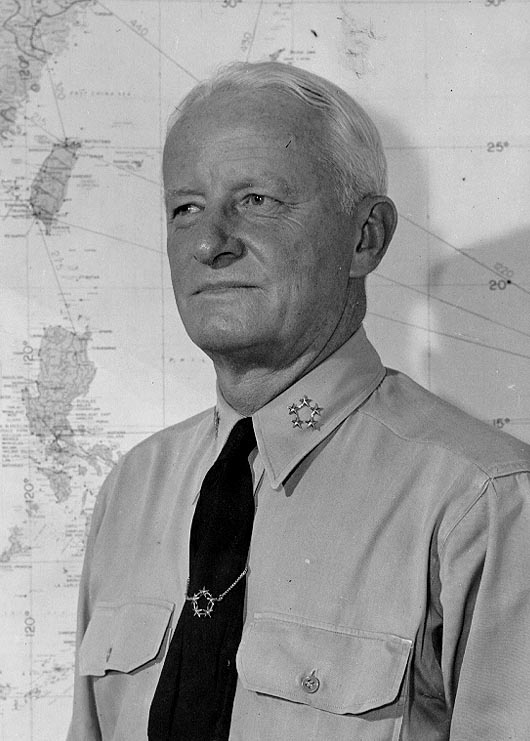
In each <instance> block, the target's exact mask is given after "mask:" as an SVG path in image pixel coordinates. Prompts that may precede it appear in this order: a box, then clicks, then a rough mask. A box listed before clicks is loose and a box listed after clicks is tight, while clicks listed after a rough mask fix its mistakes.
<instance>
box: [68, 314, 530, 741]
mask: <svg viewBox="0 0 530 741" xmlns="http://www.w3.org/2000/svg"><path fill="white" fill-rule="evenodd" d="M238 418H239V417H238V415H237V413H236V412H235V411H234V410H233V409H231V408H230V407H229V406H228V405H227V404H226V402H225V401H224V400H223V399H222V398H220V399H219V402H218V405H217V408H216V410H208V411H206V412H204V413H202V414H199V415H198V416H196V417H193V418H192V419H189V420H187V421H185V422H183V423H181V424H178V425H176V426H174V427H170V428H168V429H165V430H163V431H161V432H159V433H157V434H156V435H153V436H152V437H150V438H148V439H147V440H146V441H144V442H142V443H141V444H140V445H138V446H137V447H135V448H134V449H133V450H132V451H131V452H130V453H129V454H128V455H126V456H124V458H123V459H122V460H121V461H120V463H119V464H118V465H117V466H116V467H115V469H114V470H113V471H112V473H111V474H110V476H109V477H108V479H107V481H106V482H105V484H104V486H103V488H102V491H101V493H100V495H99V497H98V501H97V505H96V509H95V511H94V515H93V521H92V528H91V533H90V537H89V541H88V547H87V552H86V559H85V567H84V572H83V577H82V583H81V594H80V606H79V636H78V640H79V645H78V654H77V667H76V679H75V699H74V711H73V719H72V724H71V728H70V732H69V736H68V740H69V741H100V740H103V741H145V739H146V738H147V720H148V714H149V707H150V704H151V700H152V697H153V694H154V691H155V688H156V685H157V682H158V678H159V675H160V671H161V668H162V664H163V661H164V656H165V653H166V650H167V647H168V643H169V641H170V639H171V634H172V631H173V630H174V627H175V625H176V622H177V620H178V616H179V614H180V611H181V609H182V606H183V603H184V599H185V594H186V580H187V576H188V542H189V541H188V539H189V531H190V525H191V520H192V517H193V511H194V506H195V503H196V501H197V496H198V492H199V489H200V485H201V482H202V479H203V477H204V475H205V473H206V471H207V470H208V469H209V468H210V466H211V465H212V463H213V462H214V460H215V458H216V456H217V455H218V453H219V451H220V449H221V448H222V446H223V444H224V442H225V441H226V439H227V437H228V434H229V432H230V430H231V428H232V426H233V425H234V424H235V422H236V421H237V419H238ZM253 425H254V429H255V432H256V437H257V444H258V452H257V454H253V455H252V456H251V462H252V466H253V471H254V484H255V497H256V516H255V522H254V530H253V535H252V543H251V548H250V557H249V572H248V577H247V604H246V622H245V627H244V631H243V637H242V640H241V644H240V647H239V651H238V655H237V669H238V675H239V680H238V685H237V690H236V696H235V702H234V708H233V714H232V724H231V733H230V739H231V741H312V740H314V741H342V740H344V741H346V739H347V740H348V741H391V740H393V741H396V740H397V739H402V740H406V741H442V739H443V740H446V739H450V740H451V741H474V740H477V741H509V740H512V741H528V739H530V708H529V702H528V692H529V687H530V496H529V494H530V487H529V474H528V471H529V468H530V455H529V448H528V447H527V446H526V445H524V444H523V443H521V442H520V441H518V440H515V439H514V438H511V437H509V436H507V435H503V434H501V433H498V432H496V431H495V430H494V429H493V428H490V427H488V426H487V425H484V424H482V423H480V422H478V421H476V420H474V419H472V418H470V417H468V416H467V415H465V414H464V413H463V412H460V411H458V410H457V409H455V408H454V407H452V406H451V405H449V404H447V403H445V402H443V401H441V400H440V399H439V398H437V397H435V396H433V395H432V394H430V393H429V392H427V391H426V390H425V389H423V388H421V387H420V386H418V385H417V384H415V383H414V382H413V381H411V380H410V379H409V378H407V377H406V376H404V375H402V374H400V373H397V372H395V371H391V370H385V369H384V368H383V366H382V365H381V361H380V359H379V357H378V355H377V353H376V352H375V350H374V349H373V347H372V346H371V345H370V343H369V342H368V340H367V339H366V336H365V334H364V331H363V330H362V329H361V330H359V331H358V332H357V333H356V334H355V335H354V336H353V337H352V339H351V340H349V341H348V342H347V343H346V344H345V345H343V346H342V347H341V348H340V349H339V350H338V351H337V352H335V353H334V354H333V355H332V356H330V357H329V358H327V359H326V360H325V361H324V362H323V363H322V364H321V365H319V366H318V367H316V368H315V369H314V370H312V371H311V372H310V373H309V374H308V375H306V376H305V377H303V378H301V379H300V380H299V381H297V382H296V383H295V384H294V385H293V386H291V387H290V388H289V389H287V390H286V391H285V392H283V393H282V394H280V395H279V396H278V397H277V398H275V399H274V400H272V401H271V402H269V403H268V404H267V405H266V406H264V407H263V408H262V409H260V410H259V411H258V412H256V413H255V414H254V415H253ZM205 586H206V587H207V586H208V585H205ZM226 598H227V599H228V596H227V597H226ZM198 619H199V618H198ZM209 619H212V620H215V610H214V612H213V614H212V617H211V618H209ZM205 741H207V740H206V739H205Z"/></svg>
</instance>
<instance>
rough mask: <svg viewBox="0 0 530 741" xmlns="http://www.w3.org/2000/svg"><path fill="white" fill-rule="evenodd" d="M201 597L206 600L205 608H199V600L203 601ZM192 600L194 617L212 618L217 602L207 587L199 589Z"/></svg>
mask: <svg viewBox="0 0 530 741" xmlns="http://www.w3.org/2000/svg"><path fill="white" fill-rule="evenodd" d="M201 597H203V598H204V599H205V600H206V604H205V607H199V600H200V599H201ZM190 600H191V604H192V607H193V614H194V615H197V617H212V611H213V608H214V605H215V600H214V599H213V597H212V595H211V593H210V592H209V591H208V590H207V589H206V587H203V588H202V589H199V591H198V592H195V594H194V595H193V597H190Z"/></svg>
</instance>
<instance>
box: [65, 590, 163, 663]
mask: <svg viewBox="0 0 530 741" xmlns="http://www.w3.org/2000/svg"><path fill="white" fill-rule="evenodd" d="M173 609H174V604H173V603H172V602H166V601H164V600H152V601H145V602H123V603H109V602H100V603H98V604H97V605H96V607H95V609H94V612H93V614H92V617H91V619H90V622H89V623H88V627H87V629H86V632H85V635H84V637H83V640H82V642H81V647H80V649H79V673H80V674H81V675H82V676H83V675H92V676H96V677H101V676H103V675H104V674H105V672H107V671H119V672H131V671H133V670H134V669H138V668H139V667H140V666H143V665H144V664H147V662H148V661H151V660H152V659H154V658H155V657H156V656H157V654H158V652H159V650H160V647H161V645H162V641H163V640H164V636H165V633H166V630H167V627H168V625H169V621H170V619H171V615H172V613H173Z"/></svg>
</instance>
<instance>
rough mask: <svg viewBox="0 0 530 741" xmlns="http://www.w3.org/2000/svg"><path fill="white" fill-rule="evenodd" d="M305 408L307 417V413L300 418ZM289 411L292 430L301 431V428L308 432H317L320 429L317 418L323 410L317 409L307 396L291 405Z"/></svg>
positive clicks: (316, 405) (321, 408)
mask: <svg viewBox="0 0 530 741" xmlns="http://www.w3.org/2000/svg"><path fill="white" fill-rule="evenodd" d="M304 408H307V410H308V412H309V416H308V415H307V413H305V414H303V416H300V412H301V411H302V410H303V409H304ZM288 409H289V414H292V415H293V419H291V422H292V423H293V427H294V428H296V427H297V428H298V429H299V430H301V429H302V428H303V427H305V428H306V429H309V430H318V429H319V428H320V422H319V420H318V419H316V418H317V417H320V416H321V415H320V413H321V412H322V410H323V407H319V406H318V404H316V403H314V402H313V400H312V399H309V398H308V397H307V396H302V398H301V399H300V401H299V402H298V403H297V404H291V406H290V407H288Z"/></svg>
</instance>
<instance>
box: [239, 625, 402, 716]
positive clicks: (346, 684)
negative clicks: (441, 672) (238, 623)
mask: <svg viewBox="0 0 530 741" xmlns="http://www.w3.org/2000/svg"><path fill="white" fill-rule="evenodd" d="M411 646H412V641H411V640H409V639H407V638H400V637H399V636H396V635H392V634H385V633H371V632H366V631H359V630H353V629H349V628H345V627H342V626H339V627H337V626H331V625H328V624H326V623H314V622H311V623H309V622H308V621H305V620H303V619H300V618H291V617H290V616H285V615H276V614H271V613H261V614H256V615H254V619H253V620H251V621H249V622H248V623H247V625H246V627H245V630H244V632H243V637H242V640H241V644H240V646H239V651H238V654H237V667H238V671H239V676H240V679H241V682H242V684H243V686H244V687H245V688H246V689H248V690H253V691H255V692H262V693H265V694H268V695H273V696H275V697H281V698H284V699H286V700H291V701H293V702H299V703H304V704H305V705H311V706H313V707H315V708H319V709H320V710H327V711H329V712H332V713H337V714H345V713H363V712H366V711H368V710H372V709H374V708H376V707H380V706H382V705H387V704H389V703H391V702H393V701H394V700H395V699H396V697H397V695H398V692H399V688H400V685H401V683H402V680H403V676H404V673H405V669H406V666H407V660H408V656H409V653H410V649H411Z"/></svg>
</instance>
